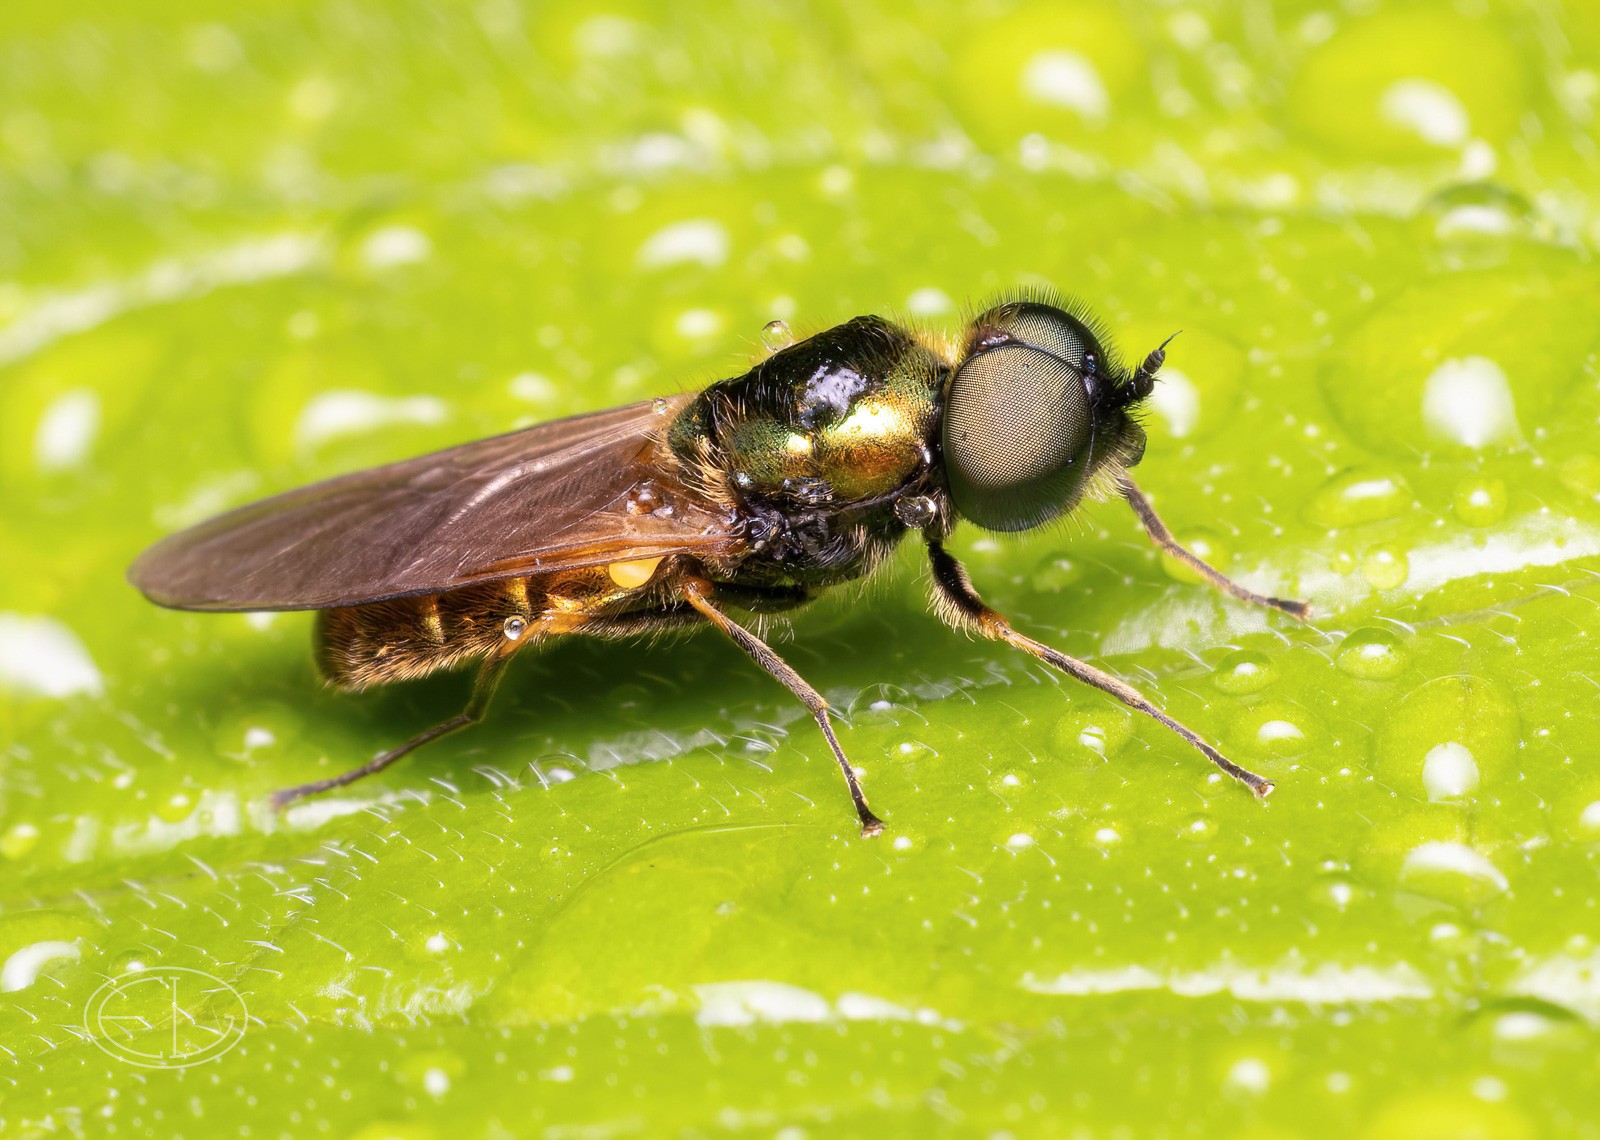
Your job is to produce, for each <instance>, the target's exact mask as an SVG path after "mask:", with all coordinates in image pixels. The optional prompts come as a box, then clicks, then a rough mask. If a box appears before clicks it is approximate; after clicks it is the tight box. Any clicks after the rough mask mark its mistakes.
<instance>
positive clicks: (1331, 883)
mask: <svg viewBox="0 0 1600 1140" xmlns="http://www.w3.org/2000/svg"><path fill="white" fill-rule="evenodd" d="M1366 897H1367V892H1366V891H1364V890H1362V889H1361V888H1360V887H1359V886H1357V885H1356V883H1355V882H1354V881H1353V880H1352V879H1351V878H1350V877H1349V876H1348V875H1329V876H1327V877H1326V878H1324V879H1321V880H1319V881H1318V882H1317V885H1316V887H1315V889H1314V890H1313V891H1312V898H1314V899H1315V900H1316V901H1317V902H1320V903H1322V904H1323V905H1324V906H1330V907H1332V908H1333V909H1334V910H1337V911H1346V910H1349V909H1350V907H1351V906H1353V905H1354V904H1356V903H1357V902H1360V901H1361V900H1362V899H1364V898H1366Z"/></svg>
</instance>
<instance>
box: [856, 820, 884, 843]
mask: <svg viewBox="0 0 1600 1140" xmlns="http://www.w3.org/2000/svg"><path fill="white" fill-rule="evenodd" d="M885 826H886V825H885V824H884V822H883V820H881V819H879V818H878V817H877V816H875V815H874V816H868V817H867V818H866V819H864V820H862V821H861V838H862V839H871V838H872V837H873V836H874V835H882V834H883V829H884V827H885Z"/></svg>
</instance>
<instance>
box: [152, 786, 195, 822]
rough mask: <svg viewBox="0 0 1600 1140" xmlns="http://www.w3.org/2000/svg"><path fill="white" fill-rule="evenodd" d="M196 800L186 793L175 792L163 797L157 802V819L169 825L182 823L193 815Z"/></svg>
mask: <svg viewBox="0 0 1600 1140" xmlns="http://www.w3.org/2000/svg"><path fill="white" fill-rule="evenodd" d="M194 806H195V800H194V797H193V796H192V795H190V794H189V793H188V792H186V791H175V792H172V793H171V794H170V795H166V796H161V797H159V798H158V799H157V800H156V802H155V813H156V818H157V819H161V820H164V821H165V822H167V823H180V822H182V821H183V820H185V819H188V818H189V816H190V814H191V813H193V811H194Z"/></svg>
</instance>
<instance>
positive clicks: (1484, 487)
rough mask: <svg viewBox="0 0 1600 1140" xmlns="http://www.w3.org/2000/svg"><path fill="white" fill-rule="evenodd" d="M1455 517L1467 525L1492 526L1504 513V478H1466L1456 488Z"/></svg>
mask: <svg viewBox="0 0 1600 1140" xmlns="http://www.w3.org/2000/svg"><path fill="white" fill-rule="evenodd" d="M1454 505H1455V512H1456V517H1457V518H1458V519H1460V520H1461V521H1462V522H1464V523H1466V524H1467V525H1468V526H1493V525H1494V524H1495V523H1497V522H1499V521H1500V520H1501V519H1503V518H1504V517H1505V514H1506V484H1505V480H1504V479H1484V478H1476V479H1468V480H1467V481H1466V482H1464V483H1462V484H1461V485H1460V486H1458V487H1457V488H1456V493H1455V504H1454Z"/></svg>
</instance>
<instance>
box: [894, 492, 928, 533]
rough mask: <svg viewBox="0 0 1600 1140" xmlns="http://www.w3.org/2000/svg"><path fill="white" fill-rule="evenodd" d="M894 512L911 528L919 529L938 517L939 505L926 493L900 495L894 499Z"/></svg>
mask: <svg viewBox="0 0 1600 1140" xmlns="http://www.w3.org/2000/svg"><path fill="white" fill-rule="evenodd" d="M894 514H895V517H896V518H897V519H899V520H900V521H901V522H902V523H904V524H905V525H906V526H907V527H908V528H910V529H911V530H921V529H922V528H923V527H925V526H927V525H928V524H929V523H931V522H932V521H933V520H934V519H936V518H938V517H939V505H938V504H937V503H935V502H934V501H933V500H932V499H931V498H929V497H928V496H927V495H902V496H901V497H900V498H899V499H896V500H895V504H894Z"/></svg>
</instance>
